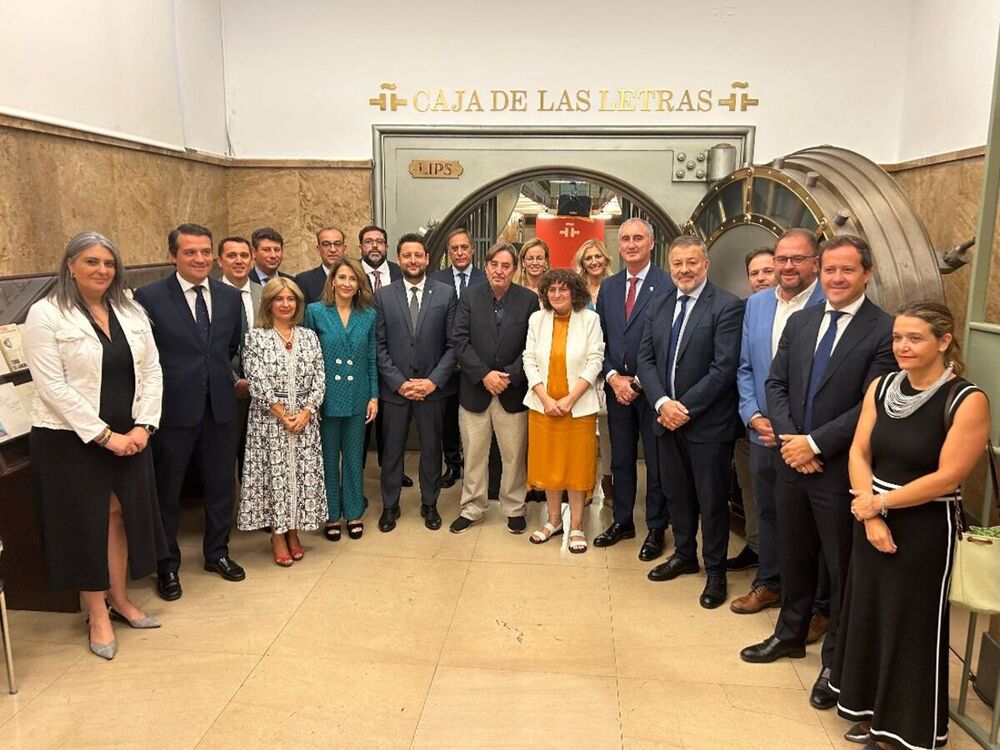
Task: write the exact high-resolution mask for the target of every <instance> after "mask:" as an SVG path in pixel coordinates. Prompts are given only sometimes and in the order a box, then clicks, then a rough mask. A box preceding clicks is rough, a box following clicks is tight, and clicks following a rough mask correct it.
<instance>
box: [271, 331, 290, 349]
mask: <svg viewBox="0 0 1000 750" xmlns="http://www.w3.org/2000/svg"><path fill="white" fill-rule="evenodd" d="M272 330H273V331H274V332H275V333H276V334H278V338H279V339H281V340H282V341H284V342H285V349H286V350H288V351H291V350H292V341H294V340H295V329H294V328H293V329H292V332H291V333H290V334H289V335H288V338H285V336H284V335H283V334H282V333H281V331H279V330H278V329H277V328H273V329H272Z"/></svg>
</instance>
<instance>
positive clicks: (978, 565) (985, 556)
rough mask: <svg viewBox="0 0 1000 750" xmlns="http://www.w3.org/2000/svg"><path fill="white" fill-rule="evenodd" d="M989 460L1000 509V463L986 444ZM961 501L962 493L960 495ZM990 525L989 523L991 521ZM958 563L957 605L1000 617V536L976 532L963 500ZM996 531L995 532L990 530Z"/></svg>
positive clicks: (958, 507)
mask: <svg viewBox="0 0 1000 750" xmlns="http://www.w3.org/2000/svg"><path fill="white" fill-rule="evenodd" d="M952 395H953V394H949V395H948V398H947V399H946V401H945V404H946V406H945V424H946V425H947V424H948V422H949V414H950V412H951V409H950V403H951V400H952V398H951V397H952ZM986 460H987V463H988V464H989V467H990V478H991V480H992V484H993V502H994V503H995V504H997V506H998V507H1000V488H998V485H997V474H998V472H997V463H996V456H995V455H994V453H993V443H992V442H990V441H987V442H986ZM959 498H961V494H959ZM987 523H988V521H987ZM955 529H956V530H957V539H956V541H955V561H954V564H953V566H952V569H951V594H950V595H949V599H951V601H952V603H953V604H957V605H959V606H960V607H965V608H966V609H968V610H970V611H972V612H978V613H980V614H986V615H996V614H1000V536H986V535H984V534H977V533H974V532H975V529H973V530H971V531H970V529H969V528H968V526H967V525H966V523H965V514H964V513H963V512H962V501H961V499H959V500H958V501H957V502H956V503H955ZM990 531H992V530H990Z"/></svg>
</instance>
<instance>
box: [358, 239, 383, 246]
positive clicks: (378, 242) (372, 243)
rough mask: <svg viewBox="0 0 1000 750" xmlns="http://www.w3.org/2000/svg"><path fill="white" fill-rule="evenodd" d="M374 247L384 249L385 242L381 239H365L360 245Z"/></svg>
mask: <svg viewBox="0 0 1000 750" xmlns="http://www.w3.org/2000/svg"><path fill="white" fill-rule="evenodd" d="M376 245H378V246H379V247H384V246H385V245H386V241H385V240H383V239H377V240H373V239H367V240H364V241H363V242H362V243H361V246H362V247H375V246H376Z"/></svg>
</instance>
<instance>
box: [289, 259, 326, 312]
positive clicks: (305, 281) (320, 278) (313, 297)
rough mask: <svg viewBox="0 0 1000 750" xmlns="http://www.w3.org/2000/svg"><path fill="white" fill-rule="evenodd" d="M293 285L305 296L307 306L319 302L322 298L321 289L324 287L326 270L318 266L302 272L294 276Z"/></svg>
mask: <svg viewBox="0 0 1000 750" xmlns="http://www.w3.org/2000/svg"><path fill="white" fill-rule="evenodd" d="M295 283H296V284H298V285H299V289H301V290H302V294H304V295H305V298H306V304H307V305H308V304H309V303H310V302H319V301H320V300H321V299H322V298H323V287H324V286H325V285H326V269H325V268H324V267H323V266H322V265H319V266H316V267H315V268H310V269H309V270H308V271H303V272H302V273H300V274H297V275H296V276H295Z"/></svg>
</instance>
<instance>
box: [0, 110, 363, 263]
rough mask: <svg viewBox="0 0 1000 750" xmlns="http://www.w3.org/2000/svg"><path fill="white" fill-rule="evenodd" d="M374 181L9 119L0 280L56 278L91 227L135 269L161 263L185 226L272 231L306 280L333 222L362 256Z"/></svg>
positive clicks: (355, 170)
mask: <svg viewBox="0 0 1000 750" xmlns="http://www.w3.org/2000/svg"><path fill="white" fill-rule="evenodd" d="M370 181H371V168H370V164H369V163H368V162H326V163H318V162H302V163H293V164H292V165H288V164H284V165H280V166H273V163H270V162H268V163H260V162H231V161H228V162H227V161H226V160H223V159H218V158H213V157H202V156H198V155H193V156H192V155H185V154H177V153H173V152H170V151H165V150H160V149H154V148H149V147H145V146H136V145H134V144H127V143H125V142H122V141H116V140H114V139H110V138H104V137H102V136H93V135H89V134H86V133H79V132H77V131H69V130H65V129H62V128H55V127H50V126H45V125H38V124H35V123H28V122H27V121H19V120H15V119H14V118H6V117H3V116H0V185H2V186H3V187H2V189H0V276H12V275H18V274H30V273H41V272H47V271H51V270H52V269H53V268H54V267H55V266H56V264H57V263H58V261H59V258H60V257H61V255H62V252H63V249H64V248H65V246H66V242H67V241H68V240H69V238H70V237H72V236H73V235H74V234H76V233H77V232H79V231H82V230H84V229H94V230H97V231H99V232H101V233H102V234H105V235H107V236H108V237H110V238H111V239H112V240H113V241H114V242H116V243H117V244H118V246H119V248H120V249H121V251H122V255H123V257H124V259H125V262H126V263H127V264H129V265H135V264H144V263H160V262H163V261H164V260H166V258H167V241H166V237H167V233H168V232H169V231H170V229H171V228H173V227H174V226H176V225H177V224H179V223H181V222H183V221H191V222H195V223H198V224H203V225H205V226H207V227H208V228H209V229H211V230H212V232H213V234H214V235H215V237H216V238H217V239H218V238H220V237H223V236H225V235H229V234H242V235H244V236H246V237H248V238H249V236H250V233H251V232H252V231H253V230H254V229H255V228H257V227H260V226H265V225H268V226H272V227H274V228H275V229H277V230H278V231H279V232H281V234H282V235H283V236H284V237H285V247H286V257H285V261H284V263H283V265H282V268H283V269H287V270H288V272H290V273H294V272H298V271H301V270H304V269H306V268H311V267H313V266H315V265H316V263H317V262H318V261H317V259H316V255H315V246H316V240H315V235H314V233H315V231H316V230H317V229H319V228H321V227H322V226H324V225H327V224H336V225H338V226H340V227H342V228H343V229H344V231H345V232H346V233H347V239H348V241H349V243H350V244H351V246H352V250H353V251H354V252H355V253H357V247H356V245H357V240H356V237H357V232H358V230H359V229H360V228H361V227H363V226H365V225H366V224H368V223H369V222H370V220H371V188H370Z"/></svg>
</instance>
